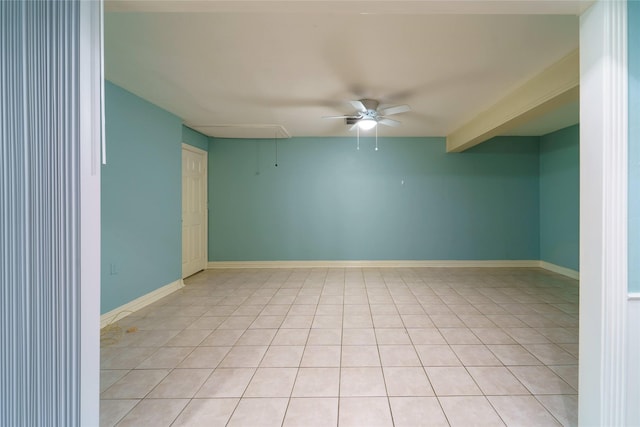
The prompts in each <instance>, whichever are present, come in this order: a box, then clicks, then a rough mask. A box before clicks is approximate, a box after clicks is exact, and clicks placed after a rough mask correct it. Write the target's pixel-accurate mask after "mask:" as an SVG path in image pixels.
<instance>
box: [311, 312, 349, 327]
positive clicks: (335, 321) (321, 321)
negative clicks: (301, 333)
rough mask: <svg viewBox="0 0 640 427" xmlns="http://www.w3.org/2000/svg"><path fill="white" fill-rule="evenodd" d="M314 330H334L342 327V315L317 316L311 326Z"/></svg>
mask: <svg viewBox="0 0 640 427" xmlns="http://www.w3.org/2000/svg"><path fill="white" fill-rule="evenodd" d="M311 327H312V328H313V329H332V328H341V327H342V316H341V315H339V316H338V315H326V316H325V315H320V316H319V315H316V316H315V317H314V319H313V324H312V326H311Z"/></svg>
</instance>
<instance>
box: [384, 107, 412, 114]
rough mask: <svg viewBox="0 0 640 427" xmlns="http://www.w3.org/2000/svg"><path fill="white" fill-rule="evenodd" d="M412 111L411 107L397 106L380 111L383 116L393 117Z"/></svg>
mask: <svg viewBox="0 0 640 427" xmlns="http://www.w3.org/2000/svg"><path fill="white" fill-rule="evenodd" d="M407 111H411V107H409V106H408V105H395V106H393V107H388V108H383V109H382V110H380V111H379V114H380V115H381V116H391V115H392V114H400V113H406V112H407Z"/></svg>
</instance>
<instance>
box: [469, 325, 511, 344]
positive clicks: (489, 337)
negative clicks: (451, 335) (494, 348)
mask: <svg viewBox="0 0 640 427" xmlns="http://www.w3.org/2000/svg"><path fill="white" fill-rule="evenodd" d="M469 329H471V332H473V333H474V334H475V335H476V336H477V337H478V338H479V339H480V341H482V343H483V344H517V343H516V341H515V340H514V339H513V338H511V337H510V336H509V335H507V334H506V333H505V332H503V331H502V330H501V329H499V328H469Z"/></svg>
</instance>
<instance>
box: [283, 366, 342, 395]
mask: <svg viewBox="0 0 640 427" xmlns="http://www.w3.org/2000/svg"><path fill="white" fill-rule="evenodd" d="M339 389H340V369H339V368H300V369H299V370H298V376H297V378H296V382H295V385H294V386H293V393H292V396H294V397H323V396H324V397H337V396H338V395H339Z"/></svg>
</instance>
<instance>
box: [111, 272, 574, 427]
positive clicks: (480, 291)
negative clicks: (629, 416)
mask: <svg viewBox="0 0 640 427" xmlns="http://www.w3.org/2000/svg"><path fill="white" fill-rule="evenodd" d="M186 284H187V285H186V287H185V288H184V289H182V290H180V291H178V292H175V293H174V294H172V295H169V296H167V297H166V298H164V299H162V300H161V301H158V302H156V303H154V304H153V305H151V306H148V307H146V308H144V309H143V310H140V311H138V312H136V313H134V314H132V315H130V316H128V317H125V318H124V319H122V320H120V321H119V322H117V326H118V327H119V328H120V331H121V332H120V333H117V332H118V331H117V328H115V330H114V328H112V329H111V331H110V332H111V333H110V334H108V335H107V336H108V338H110V339H107V340H104V341H103V345H102V354H101V363H102V376H101V393H102V394H101V413H100V423H101V425H102V426H112V425H121V426H138V427H139V426H154V427H157V426H169V425H171V426H225V425H226V426H246V427H254V426H304V427H311V426H337V425H339V426H343V427H347V426H362V427H365V426H366V427H373V426H395V427H402V426H411V427H416V426H422V425H424V426H439V425H443V426H446V425H452V426H465V427H466V426H471V425H487V426H494V425H509V426H552V425H576V424H577V388H578V359H577V357H578V285H577V283H576V281H574V280H570V279H567V278H565V277H563V276H559V275H555V274H553V273H549V272H547V271H544V270H540V269H507V268H505V269H485V268H483V269H457V268H397V269H373V268H372V269H360V268H348V269H256V270H208V271H204V272H202V273H199V274H197V275H195V276H193V277H191V278H189V279H188V280H186ZM130 328H132V329H133V332H126V331H127V330H128V329H130Z"/></svg>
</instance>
